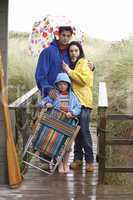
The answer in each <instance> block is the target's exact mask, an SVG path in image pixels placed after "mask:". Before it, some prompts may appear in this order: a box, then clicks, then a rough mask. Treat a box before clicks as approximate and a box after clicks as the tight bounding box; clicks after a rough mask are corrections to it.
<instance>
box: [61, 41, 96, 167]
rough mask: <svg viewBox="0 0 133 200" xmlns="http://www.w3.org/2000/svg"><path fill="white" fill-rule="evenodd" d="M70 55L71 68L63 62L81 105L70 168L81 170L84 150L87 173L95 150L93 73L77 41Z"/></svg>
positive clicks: (69, 48) (71, 47) (74, 42)
mask: <svg viewBox="0 0 133 200" xmlns="http://www.w3.org/2000/svg"><path fill="white" fill-rule="evenodd" d="M68 54H69V57H70V59H71V61H72V63H73V66H71V68H70V67H69V66H68V65H67V64H66V63H64V62H63V64H62V67H63V69H64V71H65V72H66V73H67V74H68V76H69V77H70V78H71V80H72V88H73V91H74V93H75V94H76V96H77V97H78V99H79V101H80V104H81V113H80V132H79V133H78V135H77V137H76V140H75V145H74V161H73V163H71V165H70V167H71V168H72V169H79V168H80V166H81V165H82V160H83V150H84V154H85V161H86V171H93V160H94V156H93V148H92V138H91V134H90V130H89V122H90V113H91V110H92V86H93V72H92V71H91V70H90V68H89V67H88V61H87V60H86V59H85V56H84V52H83V49H82V46H81V45H80V43H78V42H77V41H73V42H71V43H70V44H69V46H68Z"/></svg>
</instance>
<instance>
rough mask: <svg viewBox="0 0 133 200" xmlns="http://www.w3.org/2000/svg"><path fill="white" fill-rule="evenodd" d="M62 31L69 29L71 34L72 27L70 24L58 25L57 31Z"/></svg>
mask: <svg viewBox="0 0 133 200" xmlns="http://www.w3.org/2000/svg"><path fill="white" fill-rule="evenodd" d="M63 31H70V32H71V34H73V29H72V27H71V26H60V27H59V33H61V32H63Z"/></svg>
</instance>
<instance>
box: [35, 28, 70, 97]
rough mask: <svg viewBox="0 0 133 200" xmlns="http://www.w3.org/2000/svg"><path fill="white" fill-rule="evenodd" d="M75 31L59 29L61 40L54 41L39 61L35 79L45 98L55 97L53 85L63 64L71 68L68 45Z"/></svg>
mask: <svg viewBox="0 0 133 200" xmlns="http://www.w3.org/2000/svg"><path fill="white" fill-rule="evenodd" d="M72 34H73V30H72V28H71V27H70V26H61V27H59V40H56V39H55V40H54V41H53V42H52V43H51V45H50V46H49V47H48V48H46V49H44V50H43V51H42V52H41V54H40V56H39V59H38V64H37V68H36V73H35V78H36V83H37V86H38V88H39V90H40V91H41V94H42V95H43V96H47V95H49V92H50V94H51V95H54V90H53V89H52V88H53V85H54V82H55V80H56V77H57V75H58V73H60V72H62V71H63V69H62V62H63V61H64V62H65V63H67V64H68V65H69V66H71V62H70V59H69V57H68V53H67V47H68V43H69V41H70V39H71V37H72Z"/></svg>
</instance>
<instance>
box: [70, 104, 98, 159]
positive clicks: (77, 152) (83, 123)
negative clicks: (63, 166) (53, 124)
mask: <svg viewBox="0 0 133 200" xmlns="http://www.w3.org/2000/svg"><path fill="white" fill-rule="evenodd" d="M90 114H91V109H90V108H86V107H84V106H82V108H81V113H80V119H79V124H80V131H79V133H78V135H77V137H76V139H75V145H74V161H75V160H82V159H83V154H84V155H85V161H86V162H87V163H93V160H94V156H93V145H92V138H91V134H90V130H89V123H90ZM83 150H84V153H83Z"/></svg>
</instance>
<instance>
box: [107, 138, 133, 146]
mask: <svg viewBox="0 0 133 200" xmlns="http://www.w3.org/2000/svg"><path fill="white" fill-rule="evenodd" d="M105 143H106V144H107V145H133V139H111V138H110V139H106V141H105Z"/></svg>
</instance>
